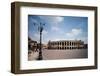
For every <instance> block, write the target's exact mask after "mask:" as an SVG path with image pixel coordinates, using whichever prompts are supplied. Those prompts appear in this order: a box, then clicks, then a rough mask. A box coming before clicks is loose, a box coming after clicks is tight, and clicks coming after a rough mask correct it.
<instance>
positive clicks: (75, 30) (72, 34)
mask: <svg viewBox="0 0 100 76" xmlns="http://www.w3.org/2000/svg"><path fill="white" fill-rule="evenodd" d="M81 33H82V30H81V29H72V30H71V31H70V32H67V34H66V35H67V36H70V37H74V36H77V35H79V34H81Z"/></svg>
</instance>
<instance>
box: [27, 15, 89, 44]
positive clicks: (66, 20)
mask: <svg viewBox="0 0 100 76" xmlns="http://www.w3.org/2000/svg"><path fill="white" fill-rule="evenodd" d="M40 24H41V25H42V26H43V28H44V29H43V32H42V43H44V44H47V43H48V41H49V40H50V41H59V40H82V41H84V43H88V17H76V16H53V15H52V16H51V15H28V36H29V37H30V38H31V39H32V40H35V41H37V42H39V39H40V35H39V31H38V27H39V26H40Z"/></svg>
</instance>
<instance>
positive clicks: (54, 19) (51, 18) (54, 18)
mask: <svg viewBox="0 0 100 76" xmlns="http://www.w3.org/2000/svg"><path fill="white" fill-rule="evenodd" d="M39 17H40V19H42V20H44V21H46V22H48V23H52V24H53V25H57V24H58V23H60V22H62V21H63V20H64V17H61V16H39Z"/></svg>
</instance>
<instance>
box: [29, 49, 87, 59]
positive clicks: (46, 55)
mask: <svg viewBox="0 0 100 76" xmlns="http://www.w3.org/2000/svg"><path fill="white" fill-rule="evenodd" d="M38 55H39V54H38V52H34V53H31V54H30V55H28V58H29V60H36V58H38ZM42 56H43V60H54V59H75V58H76V59H77V58H87V57H88V50H87V49H74V50H48V49H42Z"/></svg>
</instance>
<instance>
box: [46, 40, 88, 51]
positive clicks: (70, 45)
mask: <svg viewBox="0 0 100 76" xmlns="http://www.w3.org/2000/svg"><path fill="white" fill-rule="evenodd" d="M84 46H85V47H84ZM84 48H87V47H86V44H84V42H83V41H81V40H66V41H65V40H64V41H49V42H48V49H59V50H60V49H84Z"/></svg>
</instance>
